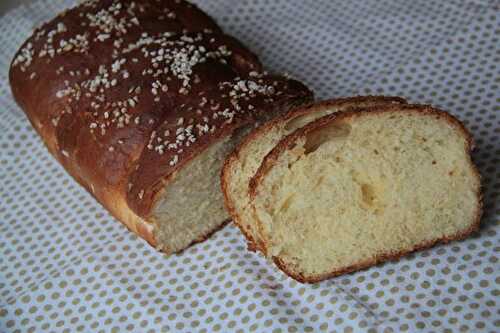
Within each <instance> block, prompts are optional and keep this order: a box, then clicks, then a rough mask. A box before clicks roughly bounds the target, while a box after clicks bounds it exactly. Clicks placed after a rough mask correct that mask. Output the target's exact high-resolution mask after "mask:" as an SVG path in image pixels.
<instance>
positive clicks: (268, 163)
mask: <svg viewBox="0 0 500 333" xmlns="http://www.w3.org/2000/svg"><path fill="white" fill-rule="evenodd" d="M366 112H370V113H385V112H420V113H423V114H430V115H435V116H436V117H437V118H441V119H444V120H445V121H447V122H448V123H449V124H450V125H452V126H455V127H456V128H457V129H458V130H459V131H461V132H462V134H463V135H464V137H465V139H466V147H465V149H466V153H467V156H468V157H469V165H470V168H471V170H472V171H473V174H474V175H475V176H476V180H477V182H478V184H479V186H478V191H477V193H476V196H477V206H476V214H475V215H476V216H475V219H474V221H473V222H472V223H471V225H470V227H469V228H467V229H466V230H463V231H462V232H458V233H456V234H455V235H452V236H449V237H447V236H445V237H442V238H438V239H433V240H430V241H425V242H422V243H420V244H416V245H415V246H413V247H412V248H410V249H408V250H403V251H397V252H393V253H382V254H380V255H378V256H375V257H374V258H372V259H369V260H366V261H362V262H359V263H357V264H354V265H351V266H347V267H343V268H341V269H337V270H334V271H332V272H328V273H324V274H319V275H311V276H305V275H304V274H302V273H300V272H296V271H294V270H293V268H292V267H289V266H288V265H287V264H286V263H284V262H283V261H282V260H281V259H280V258H279V257H275V256H273V257H272V258H271V259H272V260H273V261H274V263H275V264H276V266H278V268H280V269H281V270H282V271H283V272H284V273H285V274H287V275H288V276H290V277H291V278H293V279H294V280H296V281H298V282H301V283H316V282H320V281H323V280H326V279H329V278H333V277H336V276H339V275H343V274H347V273H352V272H355V271H358V270H361V269H365V268H368V267H371V266H374V265H377V264H379V263H382V262H386V261H390V260H397V259H399V258H401V257H403V256H406V255H408V254H410V253H413V252H415V251H419V250H423V249H428V248H431V247H433V246H435V245H437V244H446V243H449V242H451V241H456V240H461V239H465V238H467V237H468V236H470V235H471V234H472V233H474V232H476V231H477V230H478V229H479V225H480V221H481V216H482V213H483V196H482V192H481V175H480V173H479V171H478V169H477V167H476V165H475V164H474V163H473V161H472V157H471V152H472V151H473V150H474V147H475V145H474V140H473V137H472V135H471V134H470V132H469V131H468V130H467V128H466V127H465V126H464V125H463V124H462V122H460V121H459V120H458V119H457V118H456V117H454V116H453V115H451V114H449V113H447V112H445V111H441V110H439V109H436V108H434V107H432V106H430V105H415V104H412V105H398V106H376V107H370V108H363V109H358V110H349V111H343V112H338V113H334V114H331V115H328V116H325V117H322V118H320V119H317V120H315V121H313V122H311V123H309V124H307V125H306V126H304V127H302V128H300V129H298V130H296V131H295V132H293V133H292V134H290V135H288V136H286V137H285V138H284V139H282V140H281V141H280V143H278V145H276V147H275V148H274V149H273V150H272V151H271V152H270V153H269V154H268V155H267V156H266V158H265V159H264V161H263V162H262V164H261V166H260V167H259V170H258V171H257V173H256V174H255V176H254V177H253V178H252V180H251V181H250V189H249V193H250V197H251V200H253V199H255V196H256V195H258V186H259V184H260V183H261V182H262V180H263V178H264V176H265V175H266V174H267V173H268V172H269V170H270V169H271V168H272V166H273V165H274V164H275V162H276V160H277V158H278V157H279V156H280V154H281V153H282V152H284V151H285V150H286V149H290V148H292V147H293V146H294V145H295V141H296V140H297V139H298V138H300V137H302V136H304V135H306V134H307V133H309V132H312V131H314V130H316V129H320V128H322V127H325V126H328V125H330V124H331V123H332V122H334V121H341V120H343V119H346V118H350V117H358V116H360V115H362V114H363V113H366ZM252 206H253V205H252ZM253 209H254V210H255V206H253ZM254 218H255V219H256V220H255V223H257V227H258V228H257V229H258V230H259V231H260V238H261V239H262V240H263V242H264V243H265V238H264V237H263V232H262V223H261V221H259V220H258V217H257V214H256V213H255V214H254ZM263 252H264V253H266V252H267V251H266V249H263Z"/></svg>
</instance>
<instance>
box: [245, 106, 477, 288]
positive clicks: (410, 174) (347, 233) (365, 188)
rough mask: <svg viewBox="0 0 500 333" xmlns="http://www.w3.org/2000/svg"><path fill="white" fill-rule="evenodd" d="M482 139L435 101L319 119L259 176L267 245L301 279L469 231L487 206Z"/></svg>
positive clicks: (258, 222)
mask: <svg viewBox="0 0 500 333" xmlns="http://www.w3.org/2000/svg"><path fill="white" fill-rule="evenodd" d="M320 107H322V106H320ZM472 146H473V143H472V138H471V136H470V134H469V133H468V132H467V130H466V129H465V128H464V127H463V125H462V124H461V123H460V122H459V121H458V120H457V119H456V118H454V117H453V116H451V115H449V114H448V113H445V112H443V111H440V110H437V109H435V108H432V107H429V106H419V105H404V104H399V105H385V106H377V107H372V108H366V109H359V110H354V111H345V112H340V113H335V114H331V115H329V116H325V117H322V118H319V119H318V120H316V121H314V122H311V123H309V124H308V125H306V126H305V127H302V128H300V129H298V130H296V131H295V132H293V133H292V134H290V135H289V136H287V137H285V138H284V139H283V140H281V141H280V142H279V143H278V144H277V145H276V146H275V147H274V148H273V150H272V151H271V152H270V153H269V154H268V155H267V156H266V157H265V158H264V160H263V162H262V164H261V166H260V167H259V169H258V171H257V172H256V175H255V176H254V177H253V178H252V180H251V182H250V198H251V206H252V209H253V210H254V217H255V220H254V221H253V223H254V226H253V228H254V229H256V230H257V232H258V234H259V236H258V238H260V239H261V240H262V247H263V248H264V249H263V252H264V253H265V254H266V255H267V256H268V257H269V258H272V259H273V260H274V262H275V263H276V265H277V266H278V267H280V268H281V269H282V270H283V271H284V272H285V273H286V274H288V275H290V276H291V277H293V278H294V279H296V280H298V281H301V282H316V281H321V280H323V279H325V278H328V277H333V276H336V275H339V274H343V273H346V272H351V271H355V270H358V269H361V268H364V267H368V266H371V265H374V264H376V263H378V262H382V261H385V260H390V259H395V258H398V257H400V256H402V255H405V254H408V253H410V252H412V251H414V250H418V249H423V248H427V247H430V246H432V245H434V244H436V243H439V242H448V241H451V240H456V239H460V238H463V237H466V236H468V235H469V234H470V233H471V232H473V231H474V230H476V229H477V228H478V225H479V219H480V215H481V194H480V177H479V174H478V172H477V170H476V168H475V166H474V165H473V163H472V161H471V157H470V151H471V149H472Z"/></svg>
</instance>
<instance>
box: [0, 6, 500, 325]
mask: <svg viewBox="0 0 500 333" xmlns="http://www.w3.org/2000/svg"><path fill="white" fill-rule="evenodd" d="M71 3H72V1H63V0H58V1H51V0H42V1H37V2H35V3H34V4H32V5H27V6H23V7H19V8H17V9H15V10H13V11H11V12H9V13H8V14H6V15H4V16H3V17H1V18H0V332H126V331H131V332H174V331H175V332H198V331H199V332H217V331H220V332H233V331H234V332H249V331H257V332H264V331H265V332H318V331H325V332H326V331H328V332H365V331H368V332H415V331H422V332H459V331H460V332H498V331H500V319H499V318H500V306H499V304H498V303H499V302H500V299H499V295H500V291H499V283H500V274H499V273H500V265H499V263H498V252H499V249H500V247H499V240H500V237H499V234H498V225H499V216H500V205H499V200H498V197H499V192H500V170H499V168H498V166H499V161H500V158H499V156H500V142H499V141H500V140H499V137H500V135H499V133H500V89H499V83H500V70H499V68H498V66H499V61H500V50H499V46H500V41H499V37H500V2H499V1H486V0H485V1H480V0H476V1H472V0H470V1H466V0H463V1H460V0H446V1H426V0H417V1H403V0H401V1H394V0H382V1H375V0H366V1H361V0H360V1H328V0H324V1H318V0H297V1H295V0H287V1H285V0H252V1H250V0H241V1H231V0H212V1H209V0H206V1H202V0H199V1H197V3H199V5H200V6H201V7H202V8H204V9H205V10H207V11H208V12H209V13H210V14H212V15H213V16H214V17H216V18H217V20H218V21H219V23H220V24H221V25H222V26H223V27H224V28H225V29H226V31H227V32H229V33H231V34H233V35H235V36H237V37H239V38H240V39H242V40H243V41H244V42H245V43H247V44H248V45H249V46H250V47H251V48H252V49H253V50H255V51H256V52H257V53H258V54H259V55H261V57H262V60H263V62H264V63H265V64H266V65H268V67H269V69H271V70H275V71H286V72H289V73H291V74H292V75H293V76H295V77H297V78H299V79H301V80H303V81H305V82H306V83H307V84H308V85H310V87H311V88H313V89H314V90H315V91H316V93H317V96H318V97H319V98H329V97H339V96H347V95H353V94H397V95H401V96H404V97H407V98H409V99H410V100H411V101H413V102H419V103H432V104H434V105H437V106H439V107H442V108H444V109H446V110H449V111H450V112H452V113H453V114H454V115H456V116H458V117H459V118H460V119H461V120H463V121H464V122H465V124H466V125H467V127H468V128H469V129H470V130H471V131H472V132H473V135H474V137H475V139H476V143H477V151H476V152H475V154H474V159H475V161H476V162H477V164H478V166H479V169H480V172H481V174H482V176H483V185H484V208H485V213H484V218H483V222H482V227H481V230H480V232H479V233H477V234H476V235H474V236H473V237H471V238H470V239H468V240H465V241H461V242H453V243H451V244H448V245H441V246H438V247H435V248H433V249H431V250H427V251H423V252H419V253H416V254H414V255H411V256H408V257H406V258H403V259H401V260H399V261H395V262H389V263H386V264H383V265H379V266H377V267H374V268H370V269H368V270H365V271H362V272H358V273H355V274H351V275H346V276H342V277H339V278H335V279H331V280H329V281H325V282H322V283H319V284H315V285H301V284H298V283H296V282H294V281H293V280H291V279H289V278H287V277H285V276H284V275H283V274H282V273H280V272H279V271H277V270H276V269H275V268H274V267H273V266H272V265H269V264H268V263H266V261H265V260H264V259H263V258H262V257H260V256H258V255H256V254H254V253H250V252H247V251H246V246H245V242H244V240H243V237H242V236H241V235H240V233H239V232H238V230H237V229H236V228H235V227H234V226H232V225H229V226H227V227H226V228H224V229H223V230H222V231H220V232H218V233H217V234H216V235H215V236H213V237H212V238H211V239H210V240H208V241H206V242H204V243H202V244H198V245H196V246H194V247H192V248H190V249H189V250H187V251H185V252H184V253H183V254H180V255H175V256H171V257H166V256H164V255H162V254H160V253H157V252H155V251H154V250H153V249H151V248H149V247H148V246H147V245H146V244H145V243H144V242H143V241H142V240H141V239H139V238H137V237H136V236H134V235H132V234H130V233H129V232H128V231H127V230H126V229H125V228H124V227H123V226H122V225H121V224H119V223H118V222H116V221H114V220H113V218H111V217H110V216H109V214H108V213H107V212H106V211H105V210H104V209H103V208H102V207H101V206H99V205H98V204H97V203H96V202H95V201H94V200H93V199H92V198H91V197H90V195H88V194H87V193H86V192H85V191H83V190H82V189H81V188H79V187H78V186H77V185H76V183H75V182H74V181H73V180H72V179H71V178H70V177H68V176H67V175H66V174H65V173H64V171H63V169H62V168H61V167H60V166H59V165H58V164H57V163H56V162H55V161H54V160H53V159H52V158H51V157H50V155H49V154H48V153H47V152H46V150H45V148H44V146H43V144H42V143H41V141H40V139H39V138H38V137H37V136H36V134H35V132H34V131H33V130H32V129H31V127H30V125H29V123H28V121H27V120H26V119H25V117H24V116H23V115H22V113H21V112H20V110H19V109H18V107H17V106H16V105H15V103H14V102H13V100H12V97H11V95H10V90H9V86H8V78H7V73H8V66H9V63H10V60H11V59H12V56H13V54H14V52H15V51H16V49H17V47H18V46H19V45H20V44H21V42H22V41H23V40H24V39H25V38H27V37H28V36H29V34H30V31H31V30H32V28H33V27H34V26H36V25H37V24H39V23H40V22H41V21H43V20H47V19H49V18H51V17H52V16H53V15H54V13H56V12H57V11H60V10H61V8H62V7H63V6H68V5H70V4H71Z"/></svg>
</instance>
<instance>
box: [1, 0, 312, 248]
mask: <svg viewBox="0 0 500 333" xmlns="http://www.w3.org/2000/svg"><path fill="white" fill-rule="evenodd" d="M9 76H10V83H11V88H12V92H13V95H14V98H15V99H16V101H17V103H18V104H19V105H20V106H21V108H22V109H23V110H24V112H25V113H26V115H27V116H28V118H29V120H30V122H31V123H32V124H33V127H34V128H35V129H36V130H37V132H38V133H39V134H40V136H41V137H42V139H43V141H44V143H45V144H46V146H47V148H48V149H49V151H50V153H51V154H52V155H53V156H54V157H55V158H56V159H57V160H58V161H59V162H60V163H61V164H62V165H63V167H64V168H65V169H66V170H67V171H68V173H69V174H70V175H72V176H73V177H74V178H75V179H76V180H77V181H78V182H79V183H80V184H81V185H82V186H83V187H85V188H86V189H87V190H88V191H89V192H90V193H91V194H92V195H93V196H94V197H95V198H96V199H97V200H98V201H99V202H100V203H101V204H102V205H103V206H104V207H105V208H107V209H108V210H109V211H110V212H111V213H112V215H113V216H115V217H116V218H117V219H118V220H120V221H121V222H123V223H124V224H125V225H126V226H127V228H129V229H130V230H131V231H133V232H135V233H137V234H138V235H139V236H141V237H142V238H144V239H146V240H147V241H148V242H149V243H150V244H152V245H154V246H158V244H156V241H155V237H154V225H153V224H152V222H151V219H150V212H151V209H152V207H153V205H154V202H155V200H156V198H157V195H158V193H159V192H160V187H161V186H160V187H158V185H162V184H166V182H168V179H169V175H171V174H172V173H173V172H175V171H176V170H178V169H179V168H180V167H182V165H184V164H185V163H187V162H188V161H190V160H191V159H192V158H194V157H195V156H196V155H197V154H199V153H201V152H202V151H203V150H204V149H205V148H206V147H208V146H209V145H210V144H212V143H213V142H214V141H215V140H219V139H220V138H222V137H224V136H227V135H230V134H231V133H232V131H234V130H235V129H236V128H238V127H239V126H242V125H244V124H246V123H248V122H252V121H254V120H255V119H258V118H260V117H261V116H262V115H263V114H264V113H266V112H267V111H269V109H271V108H272V107H273V105H274V102H277V103H278V105H279V103H280V102H282V101H285V100H294V99H295V98H298V99H300V98H302V96H303V95H304V94H306V95H307V94H309V90H308V89H307V88H306V87H305V86H304V85H302V84H300V83H299V82H296V81H293V80H287V79H285V78H282V77H275V76H270V75H267V74H264V73H262V65H261V64H260V62H259V60H258V58H257V57H256V56H255V55H254V54H253V53H252V52H251V51H249V50H248V49H247V48H246V47H245V46H244V45H242V44H241V43H240V42H239V41H238V40H236V39H235V38H233V37H231V36H228V35H225V34H223V33H222V31H221V29H220V28H219V27H218V26H217V24H216V23H215V22H214V21H213V20H212V19H211V18H210V17H209V16H207V15H206V14H205V13H203V12H202V11H201V10H199V9H198V8H196V7H195V6H194V5H191V4H189V3H188V2H186V1H154V0H135V1H131V0H98V1H89V2H85V3H82V4H80V5H78V6H77V7H75V8H73V9H70V10H69V11H66V12H65V13H62V14H61V15H59V16H58V17H56V18H55V19H53V20H52V21H50V22H48V23H46V24H44V25H43V26H41V27H40V28H39V29H37V30H35V32H34V34H33V35H32V36H31V37H30V38H29V39H28V40H27V41H26V42H25V43H24V44H23V46H22V47H21V48H20V50H19V51H18V53H17V54H16V56H15V58H14V60H13V61H12V64H11V68H10V73H9ZM275 84H276V86H275ZM242 90H245V91H242ZM235 91H236V93H237V96H238V97H239V98H240V100H237V101H235V99H236V98H234V96H232V95H230V93H234V92H235ZM252 102H255V105H251V104H250V103H252ZM250 105H251V106H252V108H250ZM223 106H224V108H223ZM243 108H244V109H243ZM233 111H234V112H233ZM205 119H206V121H205ZM190 126H191V127H190ZM160 130H161V133H160V132H158V135H157V136H156V137H154V138H153V137H152V136H153V133H154V132H155V131H160ZM167 130H169V131H170V133H169V134H168V135H167V134H166V133H167ZM178 131H181V132H182V133H180V132H178ZM158 140H163V141H162V142H160V141H158ZM191 140H193V141H191ZM166 141H170V142H169V143H170V144H172V145H173V146H169V145H168V144H167V143H166ZM194 141H196V142H194ZM174 146H175V147H174ZM170 163H172V164H170ZM165 251H166V252H168V249H165Z"/></svg>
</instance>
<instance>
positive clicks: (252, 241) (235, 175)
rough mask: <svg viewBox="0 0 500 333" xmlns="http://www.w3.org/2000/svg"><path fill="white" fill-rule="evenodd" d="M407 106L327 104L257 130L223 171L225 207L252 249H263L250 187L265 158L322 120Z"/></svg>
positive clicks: (379, 99)
mask: <svg viewBox="0 0 500 333" xmlns="http://www.w3.org/2000/svg"><path fill="white" fill-rule="evenodd" d="M402 103H406V102H405V100H404V99H402V98H399V97H384V96H366V97H350V98H343V99H336V100H330V101H325V102H321V103H317V104H314V105H311V106H310V107H302V108H296V109H294V110H292V111H290V112H288V113H286V114H284V115H282V116H280V117H277V118H275V119H274V120H272V121H270V122H268V123H266V124H264V125H263V126H261V127H258V128H256V129H255V130H253V132H251V133H250V134H249V135H248V136H247V137H246V138H245V139H243V141H242V142H241V143H240V144H239V145H238V146H237V148H236V149H235V150H234V151H233V153H232V154H231V155H230V156H229V157H228V158H227V159H226V162H225V164H224V168H223V170H222V190H223V193H224V198H225V204H226V207H227V210H228V211H229V212H230V214H231V216H232V218H233V220H234V222H235V223H236V225H237V226H238V227H239V228H240V230H241V231H242V232H243V233H244V234H245V236H246V238H247V240H248V245H249V249H251V250H255V249H257V248H258V247H259V243H260V242H259V239H258V235H257V233H256V230H255V228H254V226H255V224H254V223H253V220H254V218H253V216H252V211H251V210H250V209H249V196H248V187H249V182H250V179H251V178H252V177H253V176H254V175H255V172H256V171H257V169H258V168H259V166H260V164H261V162H262V160H263V159H264V157H265V156H266V155H267V154H268V153H269V152H270V151H271V150H272V149H273V148H274V146H275V145H276V144H277V143H278V142H279V141H280V140H281V139H282V138H283V137H284V136H286V135H288V134H290V133H292V132H293V131H295V130H296V129H298V128H300V127H302V126H304V125H306V124H307V123H309V122H311V121H313V120H316V119H318V118H320V117H323V116H326V115H329V114H331V113H334V112H338V111H345V110H347V109H352V108H364V107H370V106H377V105H390V104H402Z"/></svg>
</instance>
